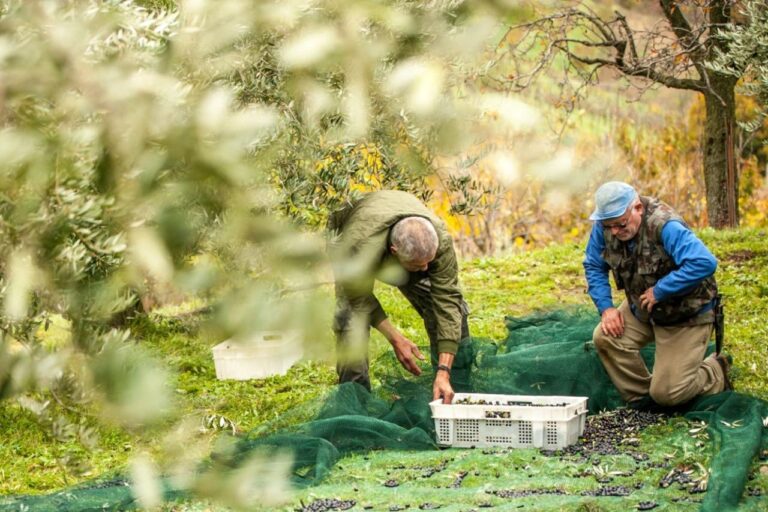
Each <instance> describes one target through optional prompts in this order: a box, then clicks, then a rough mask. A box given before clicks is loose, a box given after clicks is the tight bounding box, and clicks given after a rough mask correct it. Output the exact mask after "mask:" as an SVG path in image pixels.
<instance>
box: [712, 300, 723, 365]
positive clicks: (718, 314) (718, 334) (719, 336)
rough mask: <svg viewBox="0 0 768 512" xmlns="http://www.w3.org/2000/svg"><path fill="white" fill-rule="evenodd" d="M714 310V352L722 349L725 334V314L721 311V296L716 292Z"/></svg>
mask: <svg viewBox="0 0 768 512" xmlns="http://www.w3.org/2000/svg"><path fill="white" fill-rule="evenodd" d="M713 304H714V311H715V354H720V352H722V350H723V336H724V334H725V314H724V312H723V301H722V296H721V295H720V294H719V293H718V294H717V296H715V298H714V300H713Z"/></svg>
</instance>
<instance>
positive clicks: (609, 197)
mask: <svg viewBox="0 0 768 512" xmlns="http://www.w3.org/2000/svg"><path fill="white" fill-rule="evenodd" d="M636 197H637V192H636V191H635V189H634V188H632V186H631V185H627V184H626V183H624V182H623V181H609V182H607V183H603V184H602V185H601V186H600V188H598V189H597V192H595V211H594V212H592V215H590V216H589V220H607V219H615V218H616V217H621V216H622V215H624V212H626V211H627V208H629V205H630V204H632V201H633V200H634V199H635V198H636Z"/></svg>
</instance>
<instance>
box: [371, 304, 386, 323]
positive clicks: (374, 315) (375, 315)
mask: <svg viewBox="0 0 768 512" xmlns="http://www.w3.org/2000/svg"><path fill="white" fill-rule="evenodd" d="M370 318H371V326H372V327H376V326H377V325H379V324H380V323H381V322H383V321H384V320H386V319H387V314H386V313H385V312H384V310H383V309H382V308H380V307H378V308H376V309H374V310H373V311H371V317H370Z"/></svg>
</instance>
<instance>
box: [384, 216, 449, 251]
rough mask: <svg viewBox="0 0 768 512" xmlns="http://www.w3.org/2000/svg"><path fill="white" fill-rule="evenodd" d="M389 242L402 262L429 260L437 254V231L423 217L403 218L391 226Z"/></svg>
mask: <svg viewBox="0 0 768 512" xmlns="http://www.w3.org/2000/svg"><path fill="white" fill-rule="evenodd" d="M391 242H392V246H393V247H394V248H395V249H396V250H397V254H398V255H399V257H400V259H401V260H403V261H420V260H431V259H432V258H434V256H435V253H436V252H437V246H438V238H437V231H435V226H433V225H432V223H431V222H429V221H428V220H427V219H425V218H424V217H405V218H403V219H400V220H399V221H397V223H396V224H395V225H394V226H392V233H391Z"/></svg>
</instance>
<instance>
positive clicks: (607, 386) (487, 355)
mask: <svg viewBox="0 0 768 512" xmlns="http://www.w3.org/2000/svg"><path fill="white" fill-rule="evenodd" d="M596 322H597V317H596V316H595V315H594V313H592V312H588V311H586V310H570V311H555V312H548V313H539V314H535V315H532V316H529V317H526V318H522V319H509V320H508V327H509V336H508V338H507V339H506V340H505V341H504V343H502V344H501V346H497V345H496V344H494V343H492V342H490V341H484V340H478V339H473V340H472V341H471V342H469V343H467V344H465V345H463V346H462V349H461V350H460V353H459V355H458V356H457V358H456V361H455V363H454V371H453V376H452V380H453V383H454V387H455V389H456V391H465V392H469V391H471V392H486V393H497V394H522V395H574V396H587V397H589V409H590V412H591V413H595V412H598V411H604V410H610V409H615V408H617V407H619V406H621V405H622V404H621V400H620V399H619V397H618V394H617V392H616V391H615V389H614V387H613V386H612V384H611V383H610V381H609V379H608V377H607V375H606V374H605V372H604V370H603V368H602V366H601V364H600V361H599V359H598V357H597V355H596V354H595V352H594V350H592V347H591V342H590V341H589V340H590V339H591V335H592V330H593V328H594V326H595V325H596ZM644 356H645V357H646V359H647V360H648V362H649V364H650V363H651V362H652V359H653V351H652V347H649V349H648V350H646V351H644ZM392 360H393V358H391V357H389V356H387V360H386V361H377V362H376V363H374V365H372V366H373V370H374V372H375V373H378V374H381V373H386V374H387V375H395V374H399V372H396V371H393V372H384V371H383V369H384V368H389V369H394V366H393V364H392ZM387 375H385V376H384V377H382V378H381V381H382V386H381V388H379V389H378V390H376V393H375V394H370V393H368V392H367V391H366V390H364V389H363V388H362V387H360V386H358V385H356V384H345V385H343V386H339V387H338V388H336V390H334V392H333V393H331V394H330V395H329V396H328V398H327V399H326V400H325V402H324V403H323V404H322V405H321V406H320V407H319V411H318V412H317V414H316V415H315V417H314V419H313V420H312V421H309V422H305V423H302V424H299V425H296V426H294V427H290V428H287V429H283V430H281V431H278V432H276V433H273V434H271V435H266V436H257V435H248V436H245V437H243V438H240V439H238V440H237V442H236V443H235V444H234V446H233V448H230V449H229V450H227V451H226V453H218V454H215V455H214V456H212V459H211V461H210V465H212V466H215V467H216V468H218V469H223V470H225V471H227V470H232V471H235V470H236V469H237V468H238V467H239V466H240V465H242V464H244V463H245V462H246V461H247V460H248V458H249V455H250V454H251V453H253V452H254V450H269V449H274V448H276V449H281V450H286V449H287V450H289V451H290V452H292V453H293V455H294V462H293V476H292V481H293V484H294V486H295V487H296V488H298V489H308V488H309V489H321V488H322V486H323V481H324V479H327V477H328V476H329V474H331V472H332V469H333V467H334V465H335V464H336V463H337V462H338V461H339V460H340V459H341V458H343V457H345V456H348V455H350V454H361V453H365V454H371V457H376V456H377V455H376V454H374V453H373V451H374V450H378V452H376V453H378V454H379V456H380V457H386V455H387V454H388V453H397V452H393V451H403V450H411V451H417V450H421V451H422V452H421V453H434V452H435V451H436V449H437V447H436V445H435V441H434V439H435V437H434V435H435V433H434V423H433V420H432V418H431V413H430V410H429V407H428V402H429V401H430V399H431V382H430V378H431V376H430V375H424V376H422V377H421V378H419V379H409V380H404V379H401V378H399V377H392V376H387ZM383 396H389V397H393V399H392V400H386V399H383V398H381V397H383ZM395 398H396V399H395ZM677 412H679V413H681V414H684V415H685V417H687V418H689V419H695V420H702V421H705V422H706V424H707V429H708V432H709V435H710V439H711V449H712V457H711V467H710V477H709V483H708V487H707V491H706V494H705V495H704V498H703V500H701V505H700V509H701V510H703V511H721V510H735V509H737V508H739V506H740V500H741V499H742V496H743V494H744V490H745V487H746V484H747V478H748V471H749V468H750V466H751V465H752V462H753V460H754V459H755V457H756V456H757V455H758V454H759V453H760V451H761V450H764V449H765V448H766V447H768V429H766V428H765V427H764V424H763V421H764V420H763V418H765V417H768V403H766V402H763V401H761V400H758V399H755V398H752V397H749V396H745V395H743V394H740V393H735V392H726V393H721V394H718V395H713V396H708V397H700V398H698V399H696V400H694V401H693V402H692V403H690V404H687V405H686V406H685V407H683V408H680V410H678V411H677ZM424 451H429V452H424ZM449 452H456V451H455V450H449ZM474 452H475V453H474V454H473V456H475V457H476V458H481V457H486V458H488V457H491V456H493V455H483V454H485V451H483V452H482V453H480V451H479V450H475V451H474ZM464 453H467V451H464ZM509 456H510V457H511V456H512V455H509ZM534 458H535V457H534ZM365 459H366V460H367V459H368V457H367V456H366V457H365ZM555 463H556V462H555ZM367 464H368V463H367ZM444 464H445V463H444V462H443V465H444ZM345 466H346V462H345ZM366 467H367V466H366ZM416 467H419V466H416ZM508 469H509V470H517V469H519V468H512V464H510V465H509V467H508ZM476 474H477V472H476ZM496 476H497V478H498V474H497V475H496ZM417 483H418V482H417ZM355 491H357V489H355ZM414 492H416V491H414ZM446 492H451V491H446V490H444V489H442V490H441V491H440V493H441V494H440V495H441V496H443V497H445V496H446V495H445V493H446ZM649 492H656V491H654V490H650V491H649ZM459 496H460V495H458V494H457V495H456V496H455V497H454V498H453V502H454V503H457V502H460V501H461V498H460V497H459ZM185 498H186V494H185V493H184V492H182V491H180V490H174V489H173V488H172V486H171V485H170V484H168V485H167V492H166V499H167V500H169V501H172V500H184V499H185ZM449 498H450V496H449ZM536 499H537V500H539V501H538V503H539V505H538V507H539V509H543V508H544V504H545V503H546V500H548V499H550V500H555V501H552V502H551V503H555V504H556V507H557V508H555V509H560V508H559V507H560V505H557V504H558V503H561V502H558V501H556V500H557V499H560V498H559V497H558V496H552V497H549V496H546V495H542V496H538V497H537V498H536ZM753 499H756V500H761V501H759V503H758V504H757V505H755V503H752V506H750V507H749V509H750V510H761V509H762V510H764V509H765V508H763V507H768V505H767V504H766V503H765V502H764V501H762V500H764V499H765V498H753ZM743 503H744V502H743V501H742V505H743ZM516 506H517V507H520V506H522V505H516ZM534 507H536V505H534ZM134 508H138V505H137V504H136V501H135V498H134V497H133V494H132V492H131V487H130V484H129V482H128V480H127V479H126V478H124V477H116V478H113V479H101V480H97V481H92V482H89V483H86V484H83V485H79V486H76V487H73V488H70V489H66V490H64V491H60V492H57V493H54V494H49V495H45V496H20V497H6V498H0V510H2V511H6V510H7V511H11V510H13V511H21V510H24V511H41V512H45V511H62V510H65V511H80V512H86V511H96V510H130V509H134ZM422 508H423V507H422ZM631 508H635V507H634V505H632V506H631ZM317 509H318V510H328V509H330V506H329V507H327V508H322V507H318V508H317ZM390 509H392V510H395V509H393V508H390ZM464 509H466V507H464ZM619 509H622V508H619ZM687 509H689V510H690V507H689V508H687ZM589 510H593V508H589ZM597 510H599V508H597Z"/></svg>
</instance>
